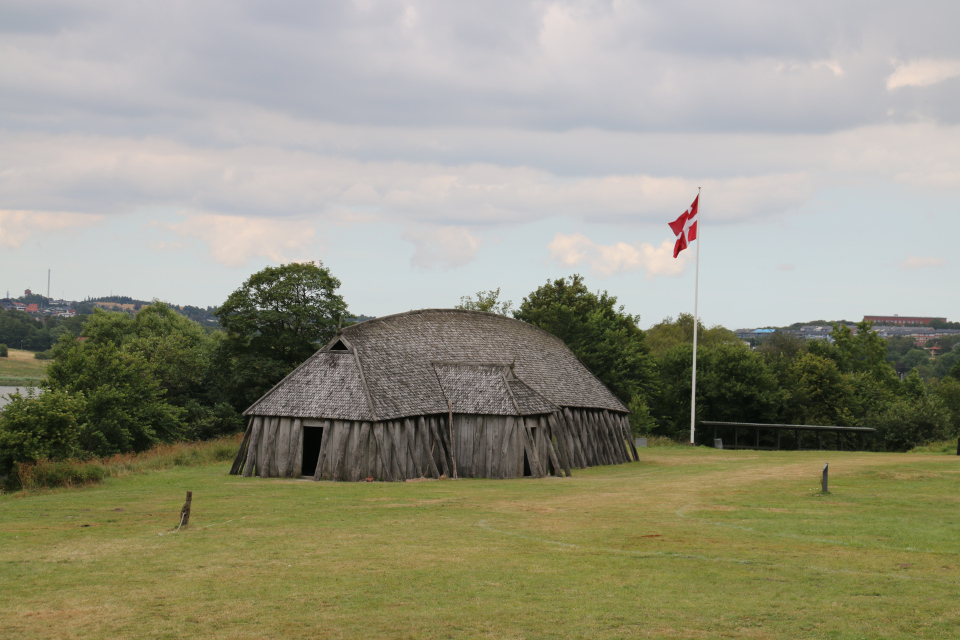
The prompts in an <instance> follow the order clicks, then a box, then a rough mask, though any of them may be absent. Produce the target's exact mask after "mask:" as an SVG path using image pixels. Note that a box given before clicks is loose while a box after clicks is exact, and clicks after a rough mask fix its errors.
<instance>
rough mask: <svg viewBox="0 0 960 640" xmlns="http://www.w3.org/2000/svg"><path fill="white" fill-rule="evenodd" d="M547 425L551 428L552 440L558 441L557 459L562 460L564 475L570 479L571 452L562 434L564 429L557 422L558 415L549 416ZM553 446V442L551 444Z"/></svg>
mask: <svg viewBox="0 0 960 640" xmlns="http://www.w3.org/2000/svg"><path fill="white" fill-rule="evenodd" d="M547 425H548V426H549V428H550V436H551V440H552V439H554V438H555V439H556V441H557V451H556V454H557V457H558V458H559V460H560V466H561V467H562V468H563V473H564V474H565V475H566V476H567V477H568V478H569V477H570V475H571V473H570V450H569V448H568V447H567V442H566V438H565V437H564V434H563V432H562V429H561V427H560V425H559V422H558V420H557V414H556V413H551V414H549V415H548V416H547ZM551 444H552V442H551Z"/></svg>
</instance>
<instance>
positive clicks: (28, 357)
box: [0, 349, 50, 387]
mask: <svg viewBox="0 0 960 640" xmlns="http://www.w3.org/2000/svg"><path fill="white" fill-rule="evenodd" d="M48 364H50V361H49V360H37V359H36V358H35V357H34V353H33V351H25V350H21V349H10V350H9V355H8V356H7V357H6V358H0V386H4V387H22V386H31V385H35V384H37V383H38V382H40V380H42V379H43V377H44V376H45V375H46V372H47V365H48Z"/></svg>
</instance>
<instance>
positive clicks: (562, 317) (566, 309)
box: [513, 274, 656, 404]
mask: <svg viewBox="0 0 960 640" xmlns="http://www.w3.org/2000/svg"><path fill="white" fill-rule="evenodd" d="M616 305H617V299H616V297H614V296H611V295H609V294H608V293H607V292H606V291H604V292H602V293H601V292H597V293H592V292H591V291H590V290H589V289H587V286H586V285H585V284H584V282H583V278H582V277H581V276H580V275H576V274H575V275H573V276H570V277H569V278H561V279H559V280H554V281H553V282H550V281H549V280H548V281H547V283H546V284H544V285H543V286H541V287H540V288H538V289H537V290H536V291H534V292H532V293H531V294H530V295H529V296H527V297H525V298H524V299H523V302H522V303H521V304H520V308H519V309H517V311H516V312H514V314H513V315H514V317H515V318H517V319H518V320H522V321H524V322H529V323H530V324H533V325H536V326H538V327H540V328H541V329H543V330H544V331H547V332H549V333H552V334H553V335H555V336H557V337H558V338H560V339H561V340H563V342H564V343H565V344H566V345H567V346H568V347H569V348H570V350H571V351H573V353H574V354H575V355H576V356H577V357H578V358H580V361H581V362H583V364H584V365H585V366H586V367H587V369H589V370H590V371H591V372H593V374H594V375H595V376H597V378H599V379H600V381H601V382H602V383H604V384H605V385H606V386H607V387H608V388H609V389H610V390H611V391H612V392H613V393H614V394H615V395H616V396H617V397H619V398H620V399H621V400H622V401H623V402H624V403H625V404H629V403H631V402H633V401H634V398H637V397H639V398H640V399H643V398H645V397H646V396H648V395H650V394H651V393H653V392H654V391H655V389H656V374H655V364H654V361H653V358H651V356H650V353H649V351H648V349H647V345H646V342H645V336H644V332H643V331H642V330H641V329H640V328H639V327H638V326H637V323H638V322H639V321H640V316H633V315H631V314H629V313H626V312H625V311H624V308H623V305H621V306H619V307H617V306H616Z"/></svg>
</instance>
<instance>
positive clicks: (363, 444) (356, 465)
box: [347, 422, 370, 482]
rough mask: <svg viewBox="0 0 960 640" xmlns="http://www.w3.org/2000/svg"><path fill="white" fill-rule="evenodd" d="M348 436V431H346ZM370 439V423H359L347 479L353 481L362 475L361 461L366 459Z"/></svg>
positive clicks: (359, 478)
mask: <svg viewBox="0 0 960 640" xmlns="http://www.w3.org/2000/svg"><path fill="white" fill-rule="evenodd" d="M348 436H349V432H348ZM369 440H370V423H369V422H364V423H362V424H361V425H360V437H359V438H358V439H357V448H356V449H354V451H353V464H351V465H350V471H349V473H348V474H347V477H348V479H350V480H353V481H354V482H356V481H358V480H361V479H362V478H363V477H364V468H363V466H364V465H363V463H364V462H365V461H366V457H367V451H368V446H369V445H368V444H367V442H368V441H369Z"/></svg>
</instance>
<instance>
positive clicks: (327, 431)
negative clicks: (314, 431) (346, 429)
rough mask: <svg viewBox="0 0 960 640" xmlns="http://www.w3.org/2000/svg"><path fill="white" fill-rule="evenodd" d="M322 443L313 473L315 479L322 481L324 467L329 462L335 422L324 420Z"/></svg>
mask: <svg viewBox="0 0 960 640" xmlns="http://www.w3.org/2000/svg"><path fill="white" fill-rule="evenodd" d="M321 428H322V429H323V435H322V436H321V438H322V441H321V442H320V453H319V455H317V468H316V470H315V471H314V472H313V479H314V480H320V479H321V478H322V477H323V465H324V463H325V462H326V461H327V452H328V451H330V441H331V440H333V422H332V421H330V420H324V423H323V426H322V427H321Z"/></svg>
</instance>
